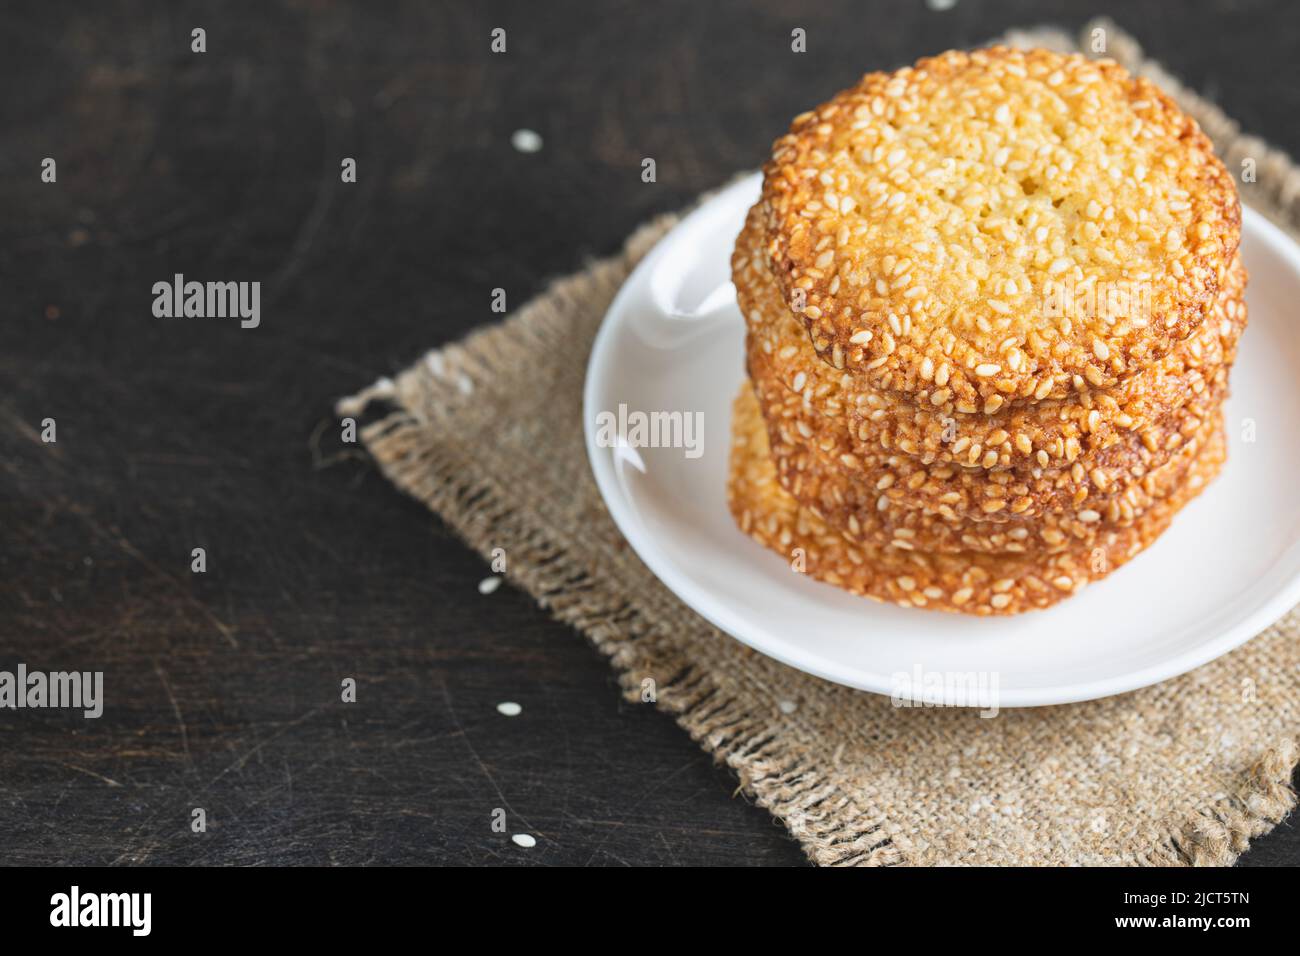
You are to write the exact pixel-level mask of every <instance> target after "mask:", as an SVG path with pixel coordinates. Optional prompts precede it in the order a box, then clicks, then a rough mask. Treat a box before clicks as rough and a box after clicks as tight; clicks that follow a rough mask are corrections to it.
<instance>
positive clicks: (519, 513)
mask: <svg viewBox="0 0 1300 956" xmlns="http://www.w3.org/2000/svg"><path fill="white" fill-rule="evenodd" d="M1098 28H1100V29H1104V30H1105V31H1106V34H1107V37H1106V40H1107V53H1106V54H1104V55H1107V56H1110V57H1112V58H1114V59H1116V60H1118V61H1119V62H1121V63H1122V64H1124V65H1125V66H1126V67H1127V68H1128V69H1129V70H1130V71H1131V72H1134V73H1136V74H1139V75H1144V76H1148V77H1150V78H1151V79H1152V80H1153V81H1155V82H1156V83H1158V84H1159V85H1160V86H1161V87H1162V88H1163V89H1165V90H1166V91H1168V92H1169V93H1170V94H1171V95H1172V96H1174V97H1175V99H1177V100H1178V102H1179V103H1180V105H1181V106H1182V107H1183V109H1185V110H1186V111H1187V112H1188V113H1189V114H1190V115H1192V116H1193V117H1195V118H1196V120H1197V121H1198V122H1199V123H1200V124H1201V126H1202V128H1203V129H1204V130H1205V131H1206V133H1207V135H1209V136H1210V137H1211V138H1212V139H1213V141H1214V143H1215V146H1216V148H1217V149H1218V151H1219V154H1220V156H1221V157H1222V158H1223V159H1224V161H1225V163H1226V164H1227V165H1228V166H1229V168H1230V169H1240V168H1241V161H1242V160H1243V159H1245V158H1252V159H1254V160H1255V162H1256V165H1257V174H1258V181H1257V182H1256V183H1254V184H1252V187H1251V190H1252V191H1251V192H1250V193H1249V194H1248V196H1247V197H1246V198H1247V199H1248V201H1249V202H1250V205H1251V206H1252V207H1253V208H1255V209H1257V210H1258V211H1260V212H1262V213H1263V214H1264V215H1266V216H1267V217H1268V218H1269V219H1270V220H1272V221H1273V222H1274V223H1276V224H1278V225H1280V226H1282V227H1283V228H1286V229H1287V230H1288V231H1290V232H1292V233H1293V234H1294V233H1295V232H1296V231H1297V224H1298V223H1300V170H1297V168H1296V166H1295V165H1294V164H1293V163H1292V162H1291V161H1290V159H1289V158H1288V157H1287V156H1286V155H1285V154H1284V153H1282V152H1281V151H1279V150H1276V149H1273V148H1271V147H1269V146H1268V145H1267V144H1266V143H1264V142H1263V141H1262V140H1260V139H1258V138H1256V137H1252V136H1247V135H1244V134H1242V133H1241V131H1240V128H1239V126H1238V124H1236V123H1235V122H1234V121H1233V120H1231V119H1229V118H1228V117H1227V116H1226V115H1225V114H1224V113H1223V112H1222V111H1221V110H1220V109H1219V108H1218V107H1217V106H1215V105H1214V104H1212V103H1210V102H1208V101H1206V100H1204V99H1202V98H1201V97H1199V96H1197V95H1196V94H1195V93H1193V92H1191V91H1189V90H1187V89H1186V88H1184V87H1183V86H1182V85H1181V84H1180V83H1179V82H1178V81H1177V80H1176V79H1174V78H1173V77H1171V76H1169V75H1168V74H1167V73H1165V72H1164V70H1163V69H1162V68H1161V67H1160V65H1159V64H1157V63H1155V62H1154V61H1151V60H1148V59H1146V58H1145V57H1144V56H1143V54H1142V51H1141V48H1140V47H1139V45H1138V44H1137V42H1136V41H1135V40H1134V39H1133V38H1132V37H1130V36H1129V35H1127V34H1126V33H1124V32H1123V31H1122V30H1120V29H1119V28H1118V27H1117V26H1115V25H1114V24H1113V23H1112V22H1110V21H1108V20H1104V19H1102V20H1097V21H1094V22H1092V23H1089V24H1088V25H1087V26H1086V27H1085V28H1084V30H1083V31H1082V32H1081V34H1080V41H1079V45H1081V46H1082V47H1083V48H1084V49H1085V50H1086V49H1087V48H1088V47H1087V45H1088V44H1089V43H1090V41H1091V38H1092V36H1093V31H1094V30H1095V29H1098ZM1003 39H1004V40H1005V42H1010V43H1013V44H1015V45H1021V46H1030V45H1038V46H1049V47H1053V48H1057V49H1076V48H1078V46H1077V45H1076V44H1075V43H1072V42H1071V40H1070V38H1069V36H1068V34H1066V33H1064V32H1062V31H1059V30H1052V29H1036V30H1029V31H1013V32H1011V33H1009V34H1008V35H1007V36H1006V37H1005V38H1003ZM678 218H679V217H678V216H676V215H671V214H670V215H664V216H660V217H658V218H657V219H655V220H653V221H651V222H650V223H647V224H646V225H644V226H642V227H640V228H639V229H638V230H637V231H636V232H635V233H634V234H633V235H632V236H631V237H630V238H629V239H628V240H627V242H626V244H625V246H624V249H623V250H622V252H621V253H620V254H618V255H616V256H613V257H610V258H608V259H604V260H601V261H598V262H595V263H593V264H591V265H590V266H589V267H588V268H587V269H585V270H584V271H582V272H580V273H577V274H575V275H572V276H569V277H566V278H563V279H560V280H557V281H556V282H554V283H553V284H552V285H551V286H550V288H549V289H548V290H547V291H546V292H545V293H543V294H542V295H541V296H539V297H538V298H537V299H535V300H533V301H532V302H531V303H529V304H528V305H527V306H525V307H524V308H523V309H522V310H520V311H519V312H518V313H517V314H516V315H515V316H514V317H512V318H510V319H508V320H506V321H505V322H504V323H501V324H500V325H495V326H491V327H488V328H485V329H483V330H481V331H478V332H476V333H473V334H471V335H470V336H468V337H467V338H466V339H464V340H463V341H462V342H460V343H456V344H453V345H449V346H446V347H445V348H442V349H439V350H437V351H434V352H431V353H429V355H428V356H426V358H425V359H424V361H422V362H420V363H417V364H416V365H415V366H413V367H411V368H409V369H407V370H406V371H404V372H402V373H401V374H400V375H399V376H398V377H397V378H396V379H395V380H393V379H387V378H385V379H380V380H379V381H378V382H376V383H375V384H374V385H372V386H370V387H369V388H367V389H365V390H363V391H362V392H359V393H358V394H356V395H354V396H351V397H349V398H346V399H342V400H341V401H340V402H339V403H338V405H337V409H336V410H337V412H338V414H339V415H340V416H346V415H354V416H355V415H360V414H361V413H362V412H363V411H365V410H366V409H367V408H368V407H372V403H382V404H384V405H388V406H391V409H392V410H391V411H388V412H387V413H386V414H385V415H383V417H382V418H380V419H379V420H378V421H375V422H374V423H372V424H369V425H367V426H366V427H365V428H363V430H362V440H363V441H364V443H365V444H366V446H367V448H368V449H369V451H370V453H371V455H372V456H373V458H374V460H375V461H376V462H377V463H378V464H379V466H380V468H381V470H382V471H383V473H384V474H385V475H386V476H387V477H388V478H389V479H390V480H391V481H392V482H393V483H394V484H395V485H397V486H398V487H399V488H400V489H401V490H403V491H404V492H405V493H407V494H409V495H411V496H412V497H414V498H416V499H417V500H419V501H421V502H423V503H424V504H425V505H426V506H428V507H429V508H430V509H431V510H433V511H434V512H436V513H438V514H439V515H440V516H441V517H442V518H443V519H444V520H445V521H446V522H447V524H448V525H449V526H450V527H452V528H453V529H454V530H455V531H456V532H457V533H458V534H459V535H460V536H461V537H462V538H463V539H464V540H465V541H466V542H467V543H468V544H469V545H470V546H471V547H472V548H473V549H474V550H476V551H478V552H479V553H480V554H481V555H482V556H483V557H484V558H485V559H487V558H490V557H491V556H492V550H493V548H494V547H495V546H496V545H497V543H500V542H509V552H510V555H511V561H510V569H509V572H508V574H507V577H508V578H509V579H510V580H511V581H512V582H514V583H515V584H516V585H518V586H520V587H522V588H523V589H525V590H526V591H528V592H529V593H530V594H532V595H534V596H535V598H536V599H537V601H538V603H539V604H540V605H541V606H542V607H544V608H546V609H548V610H549V611H550V612H551V613H552V614H553V615H554V616H555V617H556V618H558V619H559V620H562V621H564V622H566V623H569V624H571V625H573V626H574V627H575V628H577V629H578V630H580V631H581V632H583V633H584V634H585V635H586V636H587V637H588V638H589V639H590V640H591V641H592V642H593V643H594V644H595V646H596V647H597V648H598V649H599V650H600V652H601V653H603V654H605V655H606V656H607V657H609V659H610V661H611V663H612V664H613V666H614V667H615V669H616V671H617V672H618V676H619V681H620V685H621V687H622V689H623V692H624V694H625V696H626V697H627V698H628V699H629V700H639V699H640V695H641V692H642V681H643V679H644V678H645V675H646V674H647V673H648V672H649V671H648V665H649V662H650V661H652V660H653V661H659V662H662V661H663V660H669V661H675V662H677V663H678V664H680V670H679V672H678V673H676V674H675V675H673V676H672V677H671V678H670V679H669V680H668V681H666V682H664V681H659V682H658V705H659V706H660V707H661V708H663V709H665V710H667V711H669V712H670V713H672V714H673V715H674V717H675V718H676V720H677V722H678V724H679V725H680V726H681V727H683V728H684V729H685V730H686V731H687V732H688V733H689V734H690V736H691V738H692V739H693V740H695V741H696V742H697V743H699V744H700V745H701V746H702V747H703V748H704V749H705V750H706V751H708V752H709V753H711V754H712V755H713V756H714V758H715V760H717V761H718V762H720V763H725V764H726V765H727V766H729V767H730V768H731V769H732V770H733V771H734V772H735V773H736V774H737V776H738V778H739V781H740V786H741V788H742V789H743V790H744V791H745V792H746V793H747V794H748V795H749V796H750V797H752V798H753V799H754V800H755V801H756V802H757V803H758V804H759V805H760V806H763V807H764V808H766V809H767V810H769V811H770V812H771V813H772V814H773V815H774V816H776V817H777V818H778V819H780V820H781V821H782V822H783V823H785V824H786V825H787V826H788V827H789V828H790V829H791V832H792V833H793V834H794V835H795V836H796V838H797V839H798V840H799V842H800V844H801V845H802V847H803V849H804V851H805V852H806V854H807V855H808V857H809V858H810V859H811V860H812V861H813V862H814V863H817V864H819V865H830V866H846V865H897V864H904V863H907V862H909V860H908V854H907V853H906V852H904V851H903V850H902V849H900V847H899V845H898V842H897V841H896V840H895V839H894V836H893V835H892V834H891V832H890V827H889V821H888V820H887V819H885V817H884V815H883V814H879V813H873V812H870V811H868V810H865V809H864V808H863V807H861V806H859V805H858V804H857V802H856V801H855V800H854V798H853V796H852V795H851V794H845V793H843V792H840V791H839V790H838V789H837V786H836V784H835V783H833V782H831V781H829V780H827V779H826V778H825V775H824V773H823V772H822V770H821V768H819V766H818V764H817V761H816V760H814V759H811V757H810V755H808V754H806V753H802V754H797V753H794V752H792V751H791V750H790V749H788V748H786V747H784V746H783V743H782V741H781V739H780V738H779V737H776V736H773V735H772V733H771V727H770V723H769V722H768V721H767V720H766V719H764V718H763V717H761V716H759V715H756V714H754V713H752V712H751V709H750V708H749V707H748V705H747V704H746V703H745V702H744V701H742V700H740V699H739V698H736V697H723V696H722V694H721V693H720V688H719V686H718V685H717V684H716V682H715V681H714V680H713V678H712V677H711V675H709V674H708V673H704V672H700V671H697V670H696V669H695V668H693V667H692V666H691V664H690V663H689V662H686V661H682V660H681V648H680V646H679V645H678V644H676V643H674V642H673V641H671V640H670V639H669V634H671V633H672V628H673V626H674V625H675V623H676V622H674V621H673V620H672V619H671V618H673V617H676V616H678V613H679V612H684V613H685V614H688V615H689V614H691V612H689V611H688V610H686V609H684V608H678V609H674V610H673V611H670V612H665V614H664V616H663V617H662V618H661V617H659V616H657V615H656V614H655V613H653V610H652V609H651V607H650V606H648V605H646V604H643V603H634V602H632V601H629V600H628V599H627V598H626V597H624V596H622V595H620V594H619V593H618V592H617V591H616V590H613V589H610V588H609V587H606V586H604V582H602V580H601V576H600V573H599V568H598V566H597V563H596V562H594V561H593V559H592V557H591V556H589V555H582V554H577V553H574V552H573V551H572V550H570V549H568V548H566V546H565V545H564V544H562V543H561V542H560V541H558V540H557V537H558V536H557V534H556V533H555V532H554V529H553V527H552V526H551V525H550V524H549V523H548V521H547V520H545V518H544V517H542V516H539V515H537V514H535V513H533V512H531V511H529V510H527V509H522V508H520V507H518V505H517V502H516V500H515V496H514V495H513V494H512V492H511V489H510V488H509V487H508V486H507V484H506V483H504V482H503V481H501V480H499V479H498V477H496V476H494V475H492V474H487V473H484V472H483V471H482V470H481V469H476V468H473V467H471V466H472V464H473V462H474V461H475V460H476V451H475V449H474V448H472V447H465V446H463V445H462V444H461V443H458V442H457V441H456V440H455V433H456V428H455V426H454V424H453V422H454V421H455V420H458V419H462V418H463V417H464V416H467V415H471V416H472V415H474V414H478V413H480V412H479V410H478V407H477V406H478V403H476V402H474V401H473V399H472V396H473V393H474V388H475V385H474V383H475V382H476V381H484V380H487V379H490V378H491V377H492V376H493V375H494V370H499V369H519V368H524V367H528V366H529V364H530V362H529V358H530V355H533V354H536V352H537V351H539V350H541V349H543V348H544V347H545V346H546V345H547V343H548V342H553V341H554V340H555V339H556V338H558V337H560V336H562V335H563V334H564V332H565V330H566V328H567V327H568V324H569V323H568V316H569V314H570V312H571V310H572V309H573V308H575V307H577V306H578V305H579V304H581V303H584V302H590V301H591V300H593V299H604V300H606V301H607V300H609V299H612V297H613V295H614V294H615V293H616V292H617V290H618V288H619V287H620V286H621V285H622V283H623V282H624V280H625V279H626V278H627V275H628V274H629V273H630V272H631V270H632V268H633V267H634V266H635V265H636V263H637V262H638V261H640V259H641V258H642V257H643V256H644V255H645V254H646V253H647V252H648V251H649V250H650V249H651V248H652V247H653V245H654V244H655V243H656V242H657V241H658V240H659V239H660V238H661V237H662V236H663V235H664V234H665V233H666V232H667V231H668V230H669V229H670V228H671V227H672V226H673V225H674V224H675V223H676V222H677V221H678ZM503 333H504V334H503ZM440 425H441V426H445V427H437V426H440ZM431 428H437V434H438V438H439V440H438V441H430V437H429V436H430V429H431ZM606 520H607V519H606ZM1296 613H1297V612H1295V611H1293V612H1292V613H1291V615H1289V616H1288V619H1286V620H1287V622H1289V626H1291V627H1294V626H1295V622H1294V621H1292V620H1291V619H1292V618H1294V617H1295V616H1296ZM1282 623H1283V622H1279V624H1278V625H1274V628H1277V627H1279V626H1282ZM1298 762H1300V728H1297V732H1296V733H1295V734H1294V735H1292V736H1291V737H1289V738H1287V739H1284V740H1282V741H1281V742H1279V743H1278V744H1277V745H1276V746H1273V747H1270V748H1269V749H1267V750H1266V751H1265V752H1264V754H1263V756H1262V757H1261V758H1260V759H1259V760H1258V761H1257V762H1256V763H1255V765H1254V766H1253V767H1251V768H1250V770H1249V771H1248V773H1246V774H1245V775H1244V779H1243V780H1242V781H1241V784H1240V787H1239V788H1238V789H1237V791H1236V792H1235V793H1231V794H1227V795H1224V796H1222V797H1220V798H1219V799H1218V800H1215V801H1213V802H1212V803H1210V804H1209V805H1208V806H1206V807H1204V808H1203V809H1202V810H1200V811H1199V812H1197V813H1196V814H1194V815H1193V817H1192V819H1190V820H1186V821H1184V822H1183V823H1181V824H1180V825H1176V826H1172V827H1170V828H1169V829H1168V831H1167V832H1165V833H1164V834H1163V835H1162V838H1161V839H1159V840H1157V841H1156V843H1155V845H1153V846H1150V847H1148V848H1146V849H1145V850H1142V849H1139V850H1137V851H1135V852H1133V853H1132V854H1131V855H1129V854H1126V855H1123V856H1117V857H1116V859H1115V860H1114V862H1115V863H1117V864H1121V865H1156V866H1171V865H1229V864H1231V863H1232V862H1233V861H1234V860H1235V859H1236V858H1237V856H1238V855H1240V854H1241V853H1242V852H1244V851H1245V850H1246V849H1247V847H1248V845H1249V841H1250V840H1251V839H1253V838H1254V837H1257V836H1259V835H1261V834H1263V833H1267V832H1268V831H1269V830H1270V829H1272V827H1273V826H1275V825H1276V824H1277V823H1278V822H1280V821H1281V820H1282V819H1283V818H1284V817H1285V816H1286V814H1287V813H1288V812H1290V810H1291V809H1292V808H1293V807H1294V806H1295V803H1296V794H1295V793H1294V792H1293V791H1292V789H1291V787H1290V781H1291V777H1292V774H1293V772H1294V770H1295V767H1296V765H1297V763H1298Z"/></svg>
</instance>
